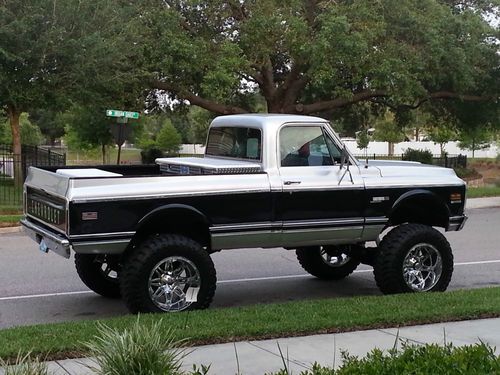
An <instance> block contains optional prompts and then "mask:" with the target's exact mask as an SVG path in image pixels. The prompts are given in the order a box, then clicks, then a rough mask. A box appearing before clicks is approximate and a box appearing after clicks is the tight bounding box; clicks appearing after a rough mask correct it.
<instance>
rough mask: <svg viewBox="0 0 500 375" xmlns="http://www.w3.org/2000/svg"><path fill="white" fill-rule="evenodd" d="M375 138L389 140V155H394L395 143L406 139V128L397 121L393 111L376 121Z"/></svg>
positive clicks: (383, 140)
mask: <svg viewBox="0 0 500 375" xmlns="http://www.w3.org/2000/svg"><path fill="white" fill-rule="evenodd" d="M373 138H374V139H375V140H377V141H381V142H388V155H389V156H392V155H394V143H398V142H402V141H404V140H405V133H404V128H403V127H401V126H400V125H398V124H397V123H396V119H395V117H394V116H393V115H392V114H391V113H386V115H385V116H384V117H383V118H381V119H379V120H378V121H376V122H375V132H374V133H373Z"/></svg>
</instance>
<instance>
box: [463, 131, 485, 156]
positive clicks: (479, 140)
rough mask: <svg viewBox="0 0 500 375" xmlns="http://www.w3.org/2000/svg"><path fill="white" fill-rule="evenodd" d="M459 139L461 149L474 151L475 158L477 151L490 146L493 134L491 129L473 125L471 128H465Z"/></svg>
mask: <svg viewBox="0 0 500 375" xmlns="http://www.w3.org/2000/svg"><path fill="white" fill-rule="evenodd" d="M458 140H459V143H458V146H459V147H460V148H461V149H465V150H470V151H472V157H473V158H474V157H475V152H476V151H478V150H484V149H487V148H488V147H490V145H491V143H492V140H493V135H492V133H491V131H490V130H489V129H484V128H481V127H473V128H470V129H463V130H462V131H461V132H460V133H459V134H458Z"/></svg>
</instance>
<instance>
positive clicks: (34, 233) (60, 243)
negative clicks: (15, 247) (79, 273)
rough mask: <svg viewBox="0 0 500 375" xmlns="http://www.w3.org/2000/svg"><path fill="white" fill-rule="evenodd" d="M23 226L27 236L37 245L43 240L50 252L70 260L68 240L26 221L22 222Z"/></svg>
mask: <svg viewBox="0 0 500 375" xmlns="http://www.w3.org/2000/svg"><path fill="white" fill-rule="evenodd" d="M21 225H22V226H23V227H24V231H25V232H26V234H27V235H28V236H29V237H30V238H31V239H32V240H34V241H35V242H36V243H40V242H41V241H42V239H43V240H44V241H45V244H46V245H47V247H48V248H49V250H52V251H53V252H54V253H56V254H58V255H60V256H62V257H64V258H69V256H70V249H71V245H70V242H69V241H68V240H67V239H66V238H64V237H62V236H59V235H57V234H55V233H52V232H49V231H48V230H46V229H45V228H42V227H40V226H38V225H36V224H33V223H31V222H30V221H28V220H26V219H22V220H21Z"/></svg>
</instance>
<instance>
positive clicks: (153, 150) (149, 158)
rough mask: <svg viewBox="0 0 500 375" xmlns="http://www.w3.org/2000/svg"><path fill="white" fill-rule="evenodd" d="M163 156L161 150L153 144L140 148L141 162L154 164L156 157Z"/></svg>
mask: <svg viewBox="0 0 500 375" xmlns="http://www.w3.org/2000/svg"><path fill="white" fill-rule="evenodd" d="M163 156H164V155H163V151H162V150H160V149H159V148H157V147H156V146H155V145H154V144H153V145H150V146H147V147H145V148H143V149H142V150H141V161H142V164H154V162H155V160H156V159H158V158H161V157H163Z"/></svg>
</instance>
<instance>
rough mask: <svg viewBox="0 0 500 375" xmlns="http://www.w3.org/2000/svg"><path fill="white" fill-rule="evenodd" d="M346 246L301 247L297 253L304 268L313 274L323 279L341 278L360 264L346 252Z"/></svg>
mask: <svg viewBox="0 0 500 375" xmlns="http://www.w3.org/2000/svg"><path fill="white" fill-rule="evenodd" d="M346 246H348V245H346ZM346 246H335V247H329V248H326V247H323V246H314V247H299V248H298V249H296V250H295V253H296V254H297V259H298V261H299V263H300V265H301V266H302V268H303V269H304V270H306V271H307V272H308V273H310V274H311V275H313V276H316V277H317V278H319V279H322V280H341V279H344V278H346V277H347V276H349V275H350V274H351V273H353V271H354V270H355V269H356V268H357V267H358V266H359V261H358V260H357V259H355V258H353V257H351V256H349V255H348V254H347V253H346V252H344V248H345V247H346Z"/></svg>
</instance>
